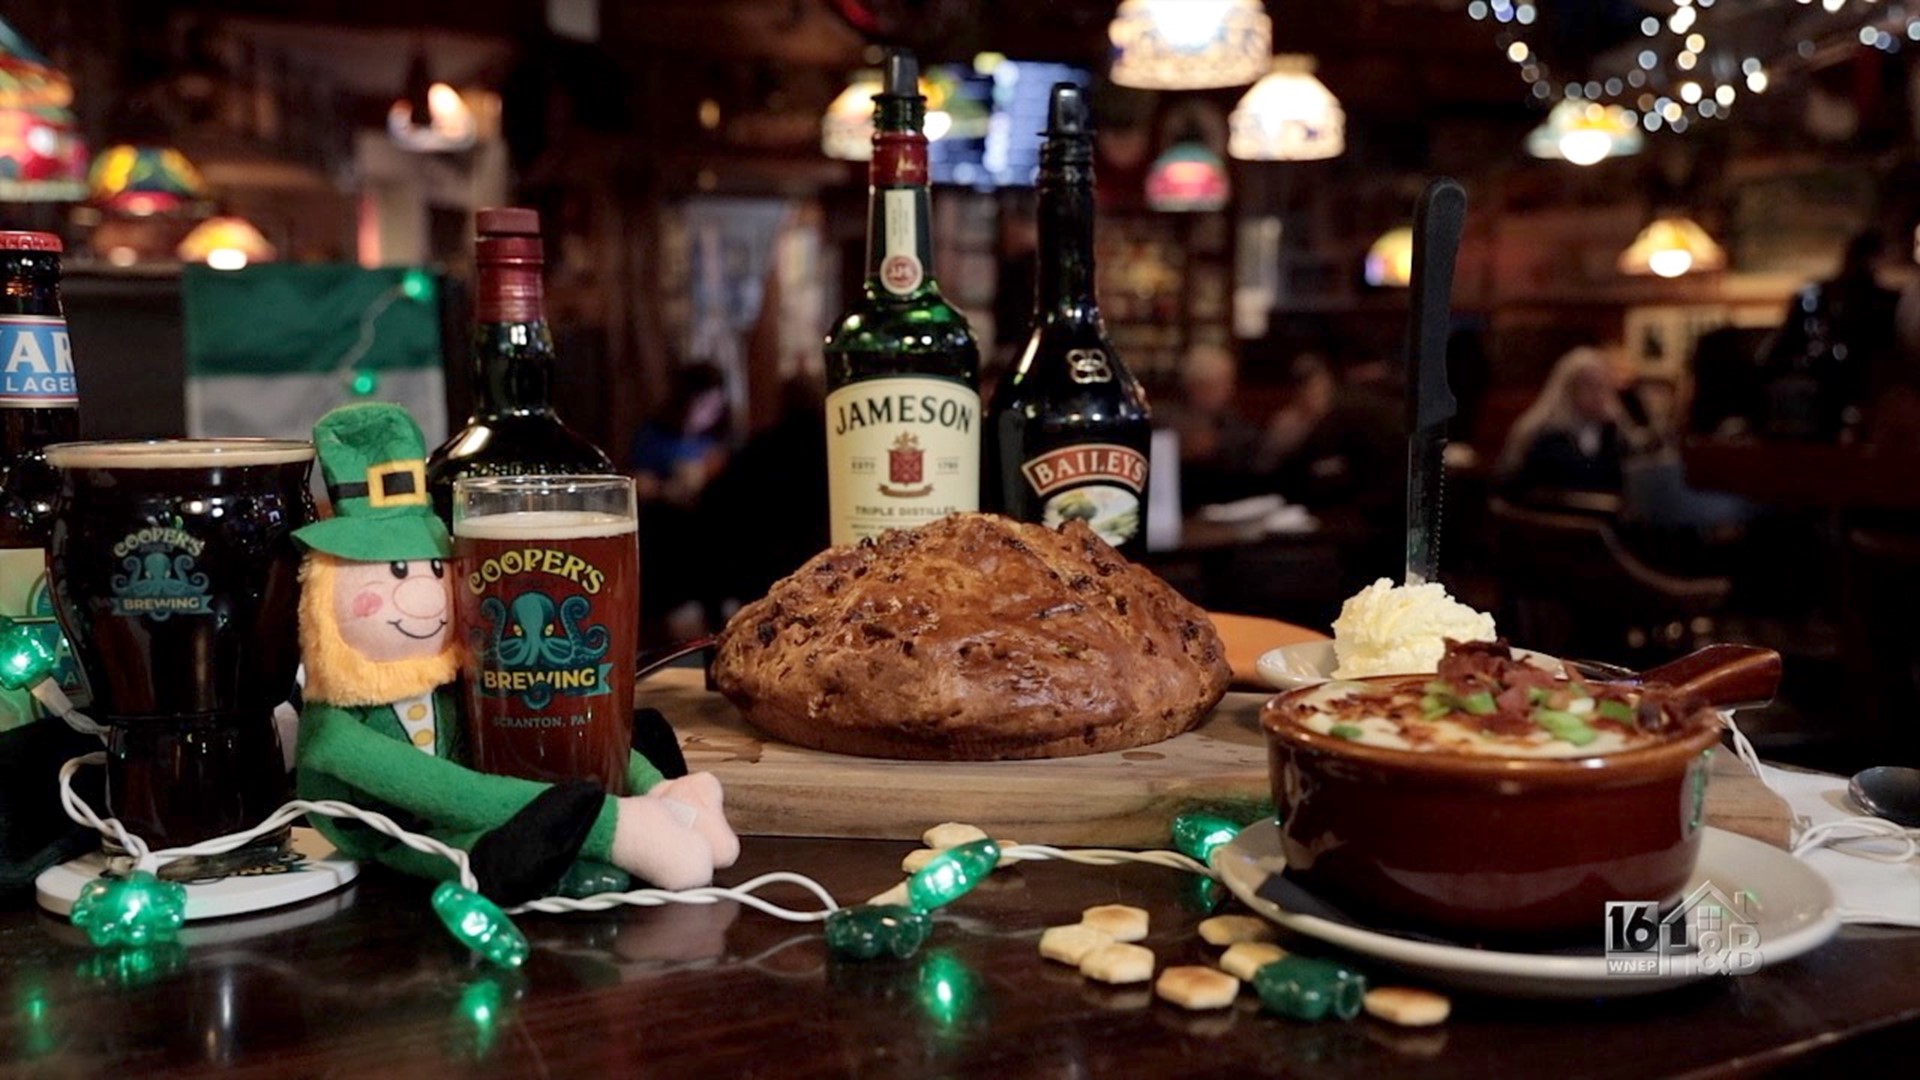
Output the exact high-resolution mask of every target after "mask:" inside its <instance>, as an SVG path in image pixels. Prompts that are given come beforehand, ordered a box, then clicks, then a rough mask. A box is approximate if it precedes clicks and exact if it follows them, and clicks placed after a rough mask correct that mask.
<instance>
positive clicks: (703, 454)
mask: <svg viewBox="0 0 1920 1080" xmlns="http://www.w3.org/2000/svg"><path fill="white" fill-rule="evenodd" d="M727 426H728V416H727V384H726V378H725V377H724V376H722V375H721V374H720V369H719V368H717V367H714V366H713V365H712V364H704V363H702V364H689V365H688V366H686V367H683V368H681V369H679V370H678V371H675V372H674V373H673V392H672V394H671V395H670V396H669V397H668V399H667V402H666V405H665V407H664V408H662V409H661V410H660V412H659V413H658V414H656V415H654V416H652V417H650V418H649V419H648V420H647V421H646V423H645V424H643V425H642V426H641V428H640V433H639V434H637V435H635V436H634V438H633V449H632V451H631V452H630V454H629V457H628V465H629V467H630V468H631V469H632V471H633V478H634V483H635V485H636V486H637V488H638V489H639V493H640V498H641V499H642V500H643V501H651V500H665V501H667V502H671V503H675V504H678V505H682V506H688V505H692V503H693V502H694V501H695V500H696V499H698V498H699V495H700V490H701V489H702V488H704V487H706V486H707V481H708V479H710V478H711V477H712V476H713V475H714V474H715V473H717V472H719V471H720V467H721V466H722V465H723V464H725V462H726V443H725V440H726V437H727Z"/></svg>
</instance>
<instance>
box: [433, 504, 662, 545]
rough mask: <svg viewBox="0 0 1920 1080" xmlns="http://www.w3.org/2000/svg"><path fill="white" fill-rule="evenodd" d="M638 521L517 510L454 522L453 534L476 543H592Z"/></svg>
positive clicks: (594, 512) (583, 513) (593, 514)
mask: <svg viewBox="0 0 1920 1080" xmlns="http://www.w3.org/2000/svg"><path fill="white" fill-rule="evenodd" d="M635 527H636V526H635V524H634V520H633V519H632V518H630V517H626V516H623V515H620V514H608V513H604V512H601V511H598V510H515V511H511V512H508V513H504V514H483V515H480V516H478V517H469V518H461V519H460V520H459V521H456V522H454V523H453V534H454V535H455V536H464V537H468V538H469V539H473V540H590V539H593V538H594V537H597V536H623V535H625V534H627V533H630V532H633V531H634V530H635Z"/></svg>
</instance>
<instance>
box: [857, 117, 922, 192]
mask: <svg viewBox="0 0 1920 1080" xmlns="http://www.w3.org/2000/svg"><path fill="white" fill-rule="evenodd" d="M867 177H868V181H869V182H870V183H872V184H873V186H874V187H901V186H904V185H907V184H925V183H926V182H927V137H926V136H925V135H922V134H920V133H919V132H917V131H876V132H874V134H873V162H872V164H871V165H869V166H868V170H867Z"/></svg>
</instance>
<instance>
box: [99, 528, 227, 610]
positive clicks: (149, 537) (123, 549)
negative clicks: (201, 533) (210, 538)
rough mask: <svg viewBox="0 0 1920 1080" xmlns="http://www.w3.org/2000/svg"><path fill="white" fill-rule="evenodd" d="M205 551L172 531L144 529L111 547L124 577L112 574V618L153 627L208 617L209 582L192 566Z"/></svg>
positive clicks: (196, 540) (179, 532) (181, 533)
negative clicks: (147, 621)
mask: <svg viewBox="0 0 1920 1080" xmlns="http://www.w3.org/2000/svg"><path fill="white" fill-rule="evenodd" d="M204 546H205V545H204V544H203V543H202V542H201V541H200V540H198V539H196V538H194V537H191V536H188V535H187V534H185V533H184V532H181V531H179V530H176V529H147V530H142V531H141V532H138V533H134V534H132V535H130V536H128V537H127V538H125V539H124V540H122V541H120V543H118V544H116V545H114V549H113V553H114V554H115V555H116V556H119V558H120V569H121V570H122V571H123V572H122V573H118V574H115V575H113V581H112V585H113V601H112V606H113V613H114V614H115V615H118V616H120V617H121V618H141V617H144V618H149V619H152V620H153V621H154V622H166V621H167V620H168V619H169V618H172V617H173V616H175V615H209V614H212V612H213V606H212V600H211V598H210V597H209V596H208V592H209V588H210V583H209V581H208V579H207V575H206V574H205V573H203V572H202V571H201V570H200V569H199V568H198V567H197V566H196V565H195V559H196V558H197V557H198V556H199V555H200V553H201V551H202V549H203V548H204Z"/></svg>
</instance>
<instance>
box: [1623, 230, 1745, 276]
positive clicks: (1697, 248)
mask: <svg viewBox="0 0 1920 1080" xmlns="http://www.w3.org/2000/svg"><path fill="white" fill-rule="evenodd" d="M1619 265H1620V272H1621V273H1623V274H1653V275H1655V276H1657V277H1663V278H1677V277H1679V276H1680V275H1682V274H1697V273H1705V272H1706V271H1709V270H1723V269H1725V268H1726V265H1727V252H1726V249H1725V248H1722V247H1721V246H1720V245H1719V244H1717V243H1715V242H1714V239H1713V237H1712V236H1709V235H1708V234H1707V230H1705V229H1703V228H1701V227H1700V225H1699V223H1697V222H1695V221H1694V220H1693V219H1692V218H1690V217H1686V216H1684V215H1679V216H1672V217H1662V218H1655V219H1654V221H1653V223H1652V224H1651V225H1648V226H1647V227H1646V228H1644V229H1642V230H1640V235H1639V236H1636V237H1634V240H1633V243H1632V244H1629V245H1628V246H1627V250H1625V251H1623V252H1621V253H1620V264H1619Z"/></svg>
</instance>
